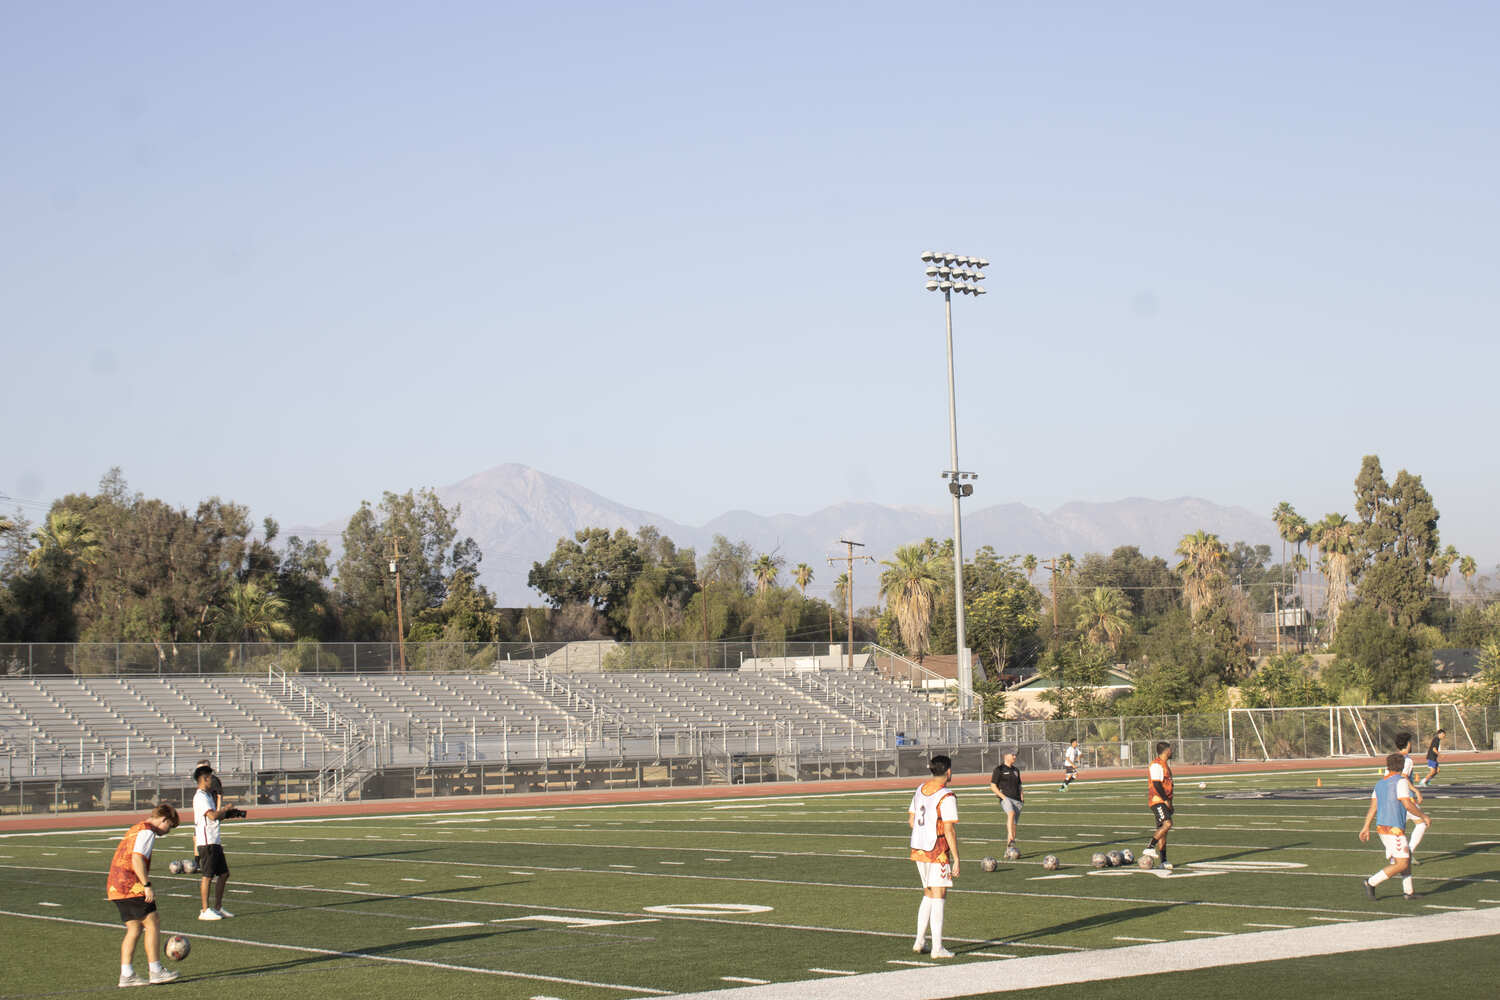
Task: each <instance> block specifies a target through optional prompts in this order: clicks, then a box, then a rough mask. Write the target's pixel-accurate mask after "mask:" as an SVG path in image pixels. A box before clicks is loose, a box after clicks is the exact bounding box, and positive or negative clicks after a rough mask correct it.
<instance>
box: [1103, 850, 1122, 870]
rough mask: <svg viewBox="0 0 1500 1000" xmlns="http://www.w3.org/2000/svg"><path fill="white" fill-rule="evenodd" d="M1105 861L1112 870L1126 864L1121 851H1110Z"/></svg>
mask: <svg viewBox="0 0 1500 1000" xmlns="http://www.w3.org/2000/svg"><path fill="white" fill-rule="evenodd" d="M1104 860H1105V861H1108V862H1109V866H1110V867H1111V868H1118V867H1120V866H1121V865H1123V864H1124V863H1125V857H1124V855H1122V854H1121V853H1120V852H1119V851H1110V852H1109V853H1108V854H1106V855H1105V856H1104Z"/></svg>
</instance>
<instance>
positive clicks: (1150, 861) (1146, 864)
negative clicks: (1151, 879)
mask: <svg viewBox="0 0 1500 1000" xmlns="http://www.w3.org/2000/svg"><path fill="white" fill-rule="evenodd" d="M1136 865H1137V866H1139V867H1140V869H1141V871H1143V872H1149V871H1150V870H1151V869H1153V868H1155V867H1156V857H1155V855H1153V854H1151V853H1150V852H1149V851H1148V852H1146V853H1145V854H1142V855H1141V857H1140V860H1139V861H1137V862H1136Z"/></svg>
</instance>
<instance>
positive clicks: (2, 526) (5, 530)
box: [0, 514, 16, 535]
mask: <svg viewBox="0 0 1500 1000" xmlns="http://www.w3.org/2000/svg"><path fill="white" fill-rule="evenodd" d="M15 530H16V524H15V522H14V521H12V520H11V519H10V518H8V517H6V516H5V515H4V514H0V535H8V534H10V533H11V532H12V531H15Z"/></svg>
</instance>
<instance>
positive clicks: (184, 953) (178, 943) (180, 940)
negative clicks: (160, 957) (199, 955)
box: [166, 934, 193, 962]
mask: <svg viewBox="0 0 1500 1000" xmlns="http://www.w3.org/2000/svg"><path fill="white" fill-rule="evenodd" d="M192 950H193V943H192V942H191V941H189V940H188V939H187V938H185V937H183V936H182V935H181V934H173V935H172V936H171V937H169V938H167V947H166V952H167V957H168V958H170V959H171V960H172V961H174V962H180V961H182V960H183V959H184V958H187V957H188V952H190V951H192Z"/></svg>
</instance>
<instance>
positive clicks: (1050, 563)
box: [1046, 556, 1058, 646]
mask: <svg viewBox="0 0 1500 1000" xmlns="http://www.w3.org/2000/svg"><path fill="white" fill-rule="evenodd" d="M1046 566H1047V568H1048V569H1049V570H1051V571H1052V644H1053V645H1054V646H1055V645H1057V625H1058V623H1057V557H1056V556H1053V557H1052V558H1051V559H1048V560H1047V562H1046Z"/></svg>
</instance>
